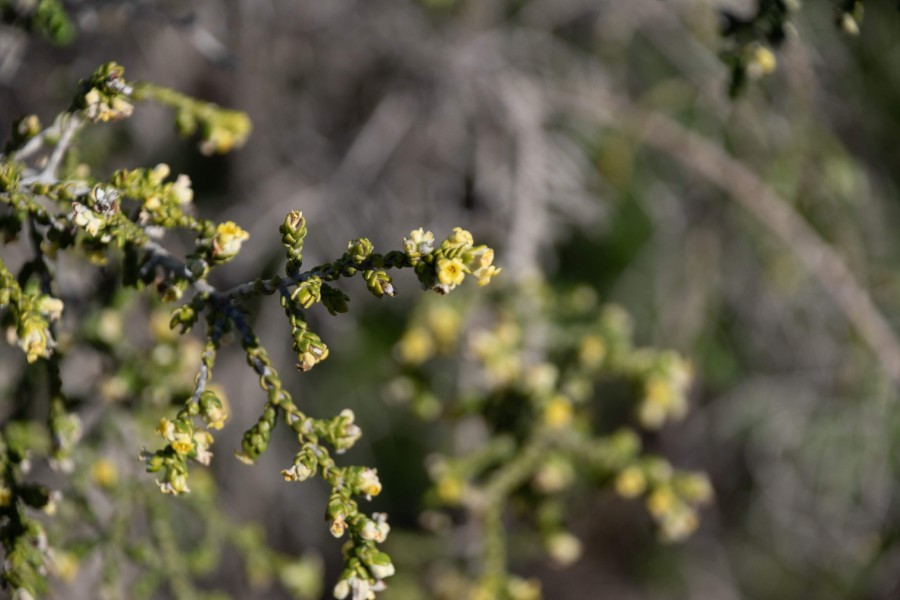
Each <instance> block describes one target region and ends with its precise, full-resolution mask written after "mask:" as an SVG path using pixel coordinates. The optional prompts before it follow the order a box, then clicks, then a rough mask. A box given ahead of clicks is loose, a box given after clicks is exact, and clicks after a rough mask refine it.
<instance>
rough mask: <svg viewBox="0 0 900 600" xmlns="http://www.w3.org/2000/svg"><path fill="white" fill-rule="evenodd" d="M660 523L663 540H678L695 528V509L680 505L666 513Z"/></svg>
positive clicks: (696, 521) (696, 520)
mask: <svg viewBox="0 0 900 600" xmlns="http://www.w3.org/2000/svg"><path fill="white" fill-rule="evenodd" d="M660 525H661V526H662V537H663V539H664V540H667V541H672V542H678V541H681V540H683V539H685V538H686V537H688V536H689V535H691V534H692V533H694V531H696V530H697V526H698V525H699V520H698V519H697V513H696V512H695V511H693V510H691V509H689V508H687V507H683V506H682V507H679V509H677V510H675V511H673V512H671V513H669V514H668V515H666V517H665V518H664V519H663V520H662V521H661V523H660Z"/></svg>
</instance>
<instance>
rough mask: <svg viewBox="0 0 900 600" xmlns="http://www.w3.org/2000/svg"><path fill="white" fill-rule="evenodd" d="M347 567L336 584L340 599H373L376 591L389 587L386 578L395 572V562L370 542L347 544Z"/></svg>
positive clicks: (335, 594)
mask: <svg viewBox="0 0 900 600" xmlns="http://www.w3.org/2000/svg"><path fill="white" fill-rule="evenodd" d="M344 554H345V563H346V565H347V566H346V567H345V568H344V570H343V572H341V576H340V579H339V580H338V582H337V584H336V585H335V586H334V597H335V598H337V599H338V600H344V599H345V598H351V599H352V600H373V599H374V598H375V593H376V592H380V591H383V590H385V589H386V588H387V586H386V585H385V583H384V580H385V579H387V578H388V577H390V576H392V575H393V574H394V564H393V563H392V562H391V558H390V557H389V556H388V555H387V554H385V553H384V552H380V551H379V550H377V549H376V548H375V547H374V546H372V545H369V544H349V543H348V544H347V546H346V547H345V548H344Z"/></svg>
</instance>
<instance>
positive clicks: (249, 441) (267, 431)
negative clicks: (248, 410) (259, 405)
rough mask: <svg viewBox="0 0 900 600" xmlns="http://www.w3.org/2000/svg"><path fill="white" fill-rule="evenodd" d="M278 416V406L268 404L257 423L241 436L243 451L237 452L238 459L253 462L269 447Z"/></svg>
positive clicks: (247, 462) (248, 462)
mask: <svg viewBox="0 0 900 600" xmlns="http://www.w3.org/2000/svg"><path fill="white" fill-rule="evenodd" d="M277 417H278V411H277V409H276V407H275V406H273V405H272V404H266V408H265V409H264V410H263V414H262V415H260V417H259V420H257V422H256V424H254V425H253V427H251V428H250V429H248V430H247V431H245V432H244V435H243V437H242V438H241V451H240V452H236V453H235V456H236V457H237V458H238V460H240V461H241V462H243V463H246V464H248V465H249V464H253V462H254V461H255V460H256V459H257V458H259V456H260V455H261V454H262V453H263V452H265V451H266V450H267V449H268V447H269V440H271V439H272V430H273V429H274V428H275V421H276V419H277Z"/></svg>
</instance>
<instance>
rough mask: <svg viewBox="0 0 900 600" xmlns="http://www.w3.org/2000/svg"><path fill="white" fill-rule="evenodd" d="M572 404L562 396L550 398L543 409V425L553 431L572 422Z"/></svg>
mask: <svg viewBox="0 0 900 600" xmlns="http://www.w3.org/2000/svg"><path fill="white" fill-rule="evenodd" d="M572 414H573V411H572V403H571V402H569V399H568V398H566V397H565V396H562V395H557V396H554V397H553V398H551V400H550V402H548V403H547V406H545V407H544V423H546V424H547V425H549V426H550V427H552V428H554V429H562V428H563V427H565V426H567V425H568V424H569V423H571V422H572Z"/></svg>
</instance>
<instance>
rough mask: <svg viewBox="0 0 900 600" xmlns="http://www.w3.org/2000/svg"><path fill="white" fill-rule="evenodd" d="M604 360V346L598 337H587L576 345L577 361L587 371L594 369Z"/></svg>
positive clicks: (601, 339)
mask: <svg viewBox="0 0 900 600" xmlns="http://www.w3.org/2000/svg"><path fill="white" fill-rule="evenodd" d="M604 358H606V344H605V343H604V342H603V338H601V337H600V336H599V335H588V336H585V337H584V338H582V340H581V343H580V344H579V345H578V361H579V362H580V363H581V364H582V365H583V366H584V367H586V368H588V369H596V368H597V367H599V366H600V365H601V364H603V359H604Z"/></svg>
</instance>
